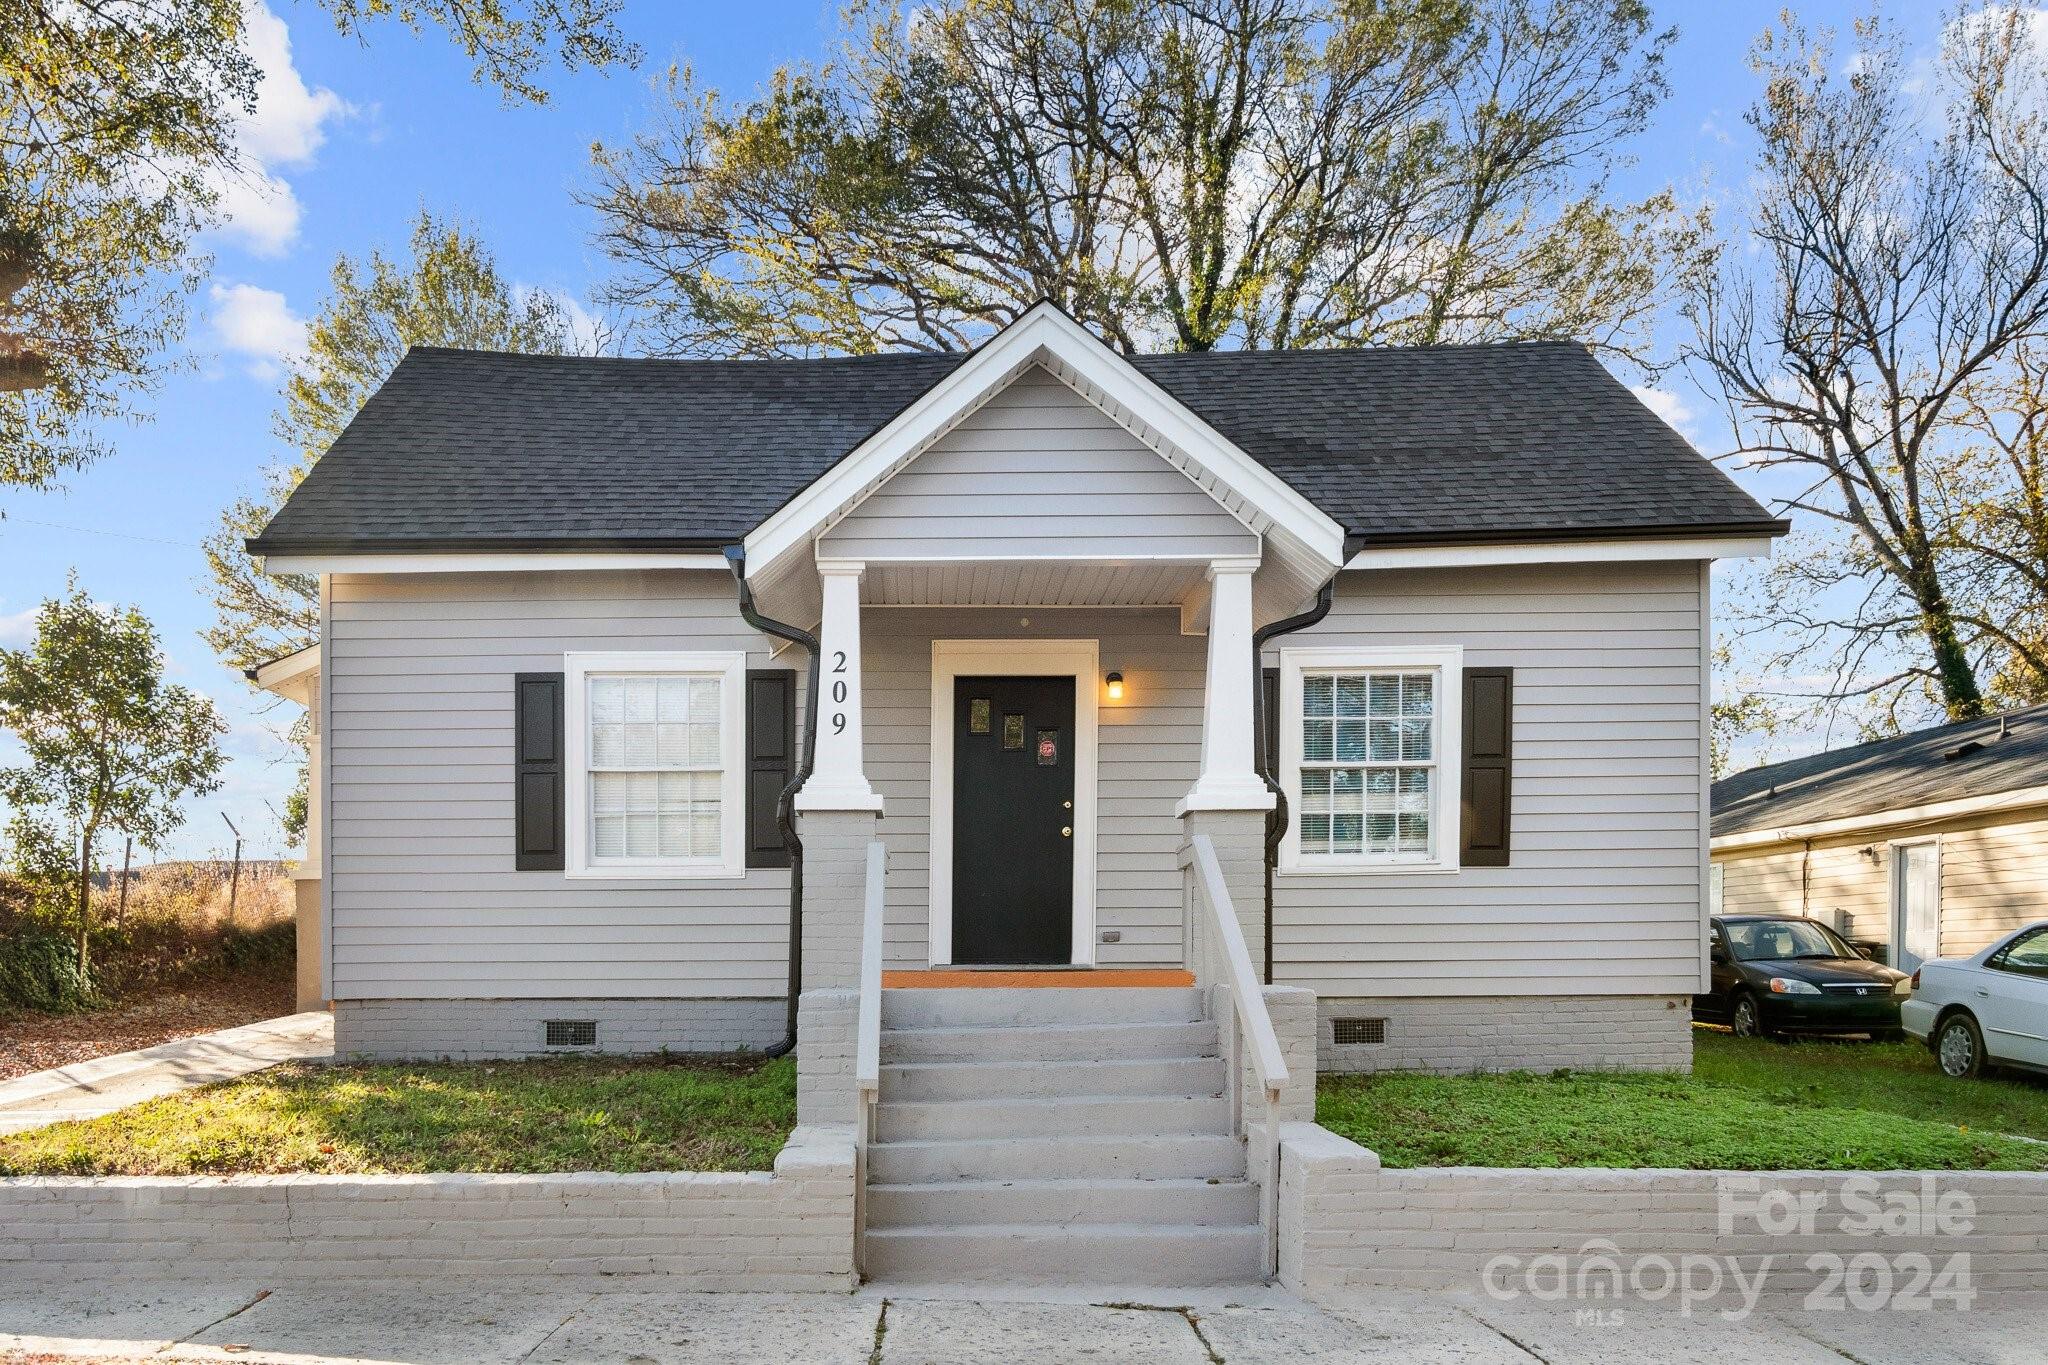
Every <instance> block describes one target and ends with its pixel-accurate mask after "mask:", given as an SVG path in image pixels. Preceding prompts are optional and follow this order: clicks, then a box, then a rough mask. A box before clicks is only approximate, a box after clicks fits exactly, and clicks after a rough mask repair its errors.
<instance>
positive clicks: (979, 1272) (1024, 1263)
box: [865, 1223, 1266, 1287]
mask: <svg viewBox="0 0 2048 1365" xmlns="http://www.w3.org/2000/svg"><path fill="white" fill-rule="evenodd" d="M865 1250H866V1270H867V1275H868V1278H869V1279H870V1280H875V1281H879V1282H882V1283H884V1284H887V1283H891V1282H893V1283H898V1284H982V1283H993V1282H1002V1283H1006V1284H1033V1285H1104V1286H1116V1285H1171V1286H1176V1287H1192V1286H1196V1285H1212V1284H1255V1283H1258V1282H1259V1281H1261V1280H1262V1279H1264V1277H1265V1266H1266V1255H1265V1241H1264V1233H1263V1232H1262V1231H1261V1230H1260V1229H1259V1228H1258V1227H1257V1226H1256V1225H1254V1226H1251V1227H1206V1226H1201V1225H1185V1224H1141V1225H1130V1224H1105V1225H1101V1226H1096V1227H1044V1226H1038V1225H1033V1224H1001V1223H998V1224H991V1225H989V1226H985V1227H976V1228H951V1227H933V1226H910V1227H899V1228H886V1229H880V1230H871V1231H870V1232H869V1233H868V1234H867V1240H866V1246H865Z"/></svg>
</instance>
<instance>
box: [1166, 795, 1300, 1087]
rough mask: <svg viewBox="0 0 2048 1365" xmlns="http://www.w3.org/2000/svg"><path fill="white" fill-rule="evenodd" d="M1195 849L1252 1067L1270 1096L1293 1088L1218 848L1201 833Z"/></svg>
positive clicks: (1198, 873)
mask: <svg viewBox="0 0 2048 1365" xmlns="http://www.w3.org/2000/svg"><path fill="white" fill-rule="evenodd" d="M1189 842H1190V843H1192V844H1193V845H1194V854H1195V872H1196V877H1195V884H1196V886H1197V887H1199V888H1200V890H1201V892H1202V901H1203V903H1204V904H1205V905H1207V906H1208V909H1209V928H1210V930H1211V931H1212V932H1214V933H1215V935H1216V942H1217V944H1218V946H1220V947H1221V948H1222V950H1223V974H1224V984H1225V985H1227V986H1229V987H1230V998H1231V1001H1232V1002H1233V1005H1234V1007H1235V1009H1236V1011H1237V1017H1238V1019H1239V1020H1240V1021H1241V1022H1242V1023H1243V1025H1244V1031H1245V1034H1246V1037H1247V1040H1248V1041H1249V1042H1250V1043H1251V1052H1252V1068H1253V1070H1254V1071H1255V1072H1256V1073H1257V1075H1258V1078H1259V1085H1260V1087H1261V1088H1262V1089H1264V1090H1266V1091H1268V1092H1277V1091H1280V1090H1283V1089H1285V1088H1286V1086H1287V1061H1286V1059H1285V1058H1284V1057H1282V1056H1281V1054H1280V1038H1279V1035H1278V1034H1276V1033H1274V1032H1273V1016H1272V1015H1271V1014H1269V1013H1268V1012H1267V1011H1266V993H1265V990H1264V988H1263V987H1262V986H1261V985H1260V982H1259V976H1258V972H1257V971H1255V970H1254V969H1253V967H1252V955H1251V950H1250V949H1249V948H1247V947H1245V943H1244V929H1243V927H1242V926H1240V925H1239V924H1238V922H1237V907H1236V906H1235V905H1234V904H1232V902H1231V899H1230V888H1229V887H1227V886H1225V885H1224V884H1223V868H1222V866H1221V865H1220V864H1219V863H1217V861H1216V845H1215V843H1214V842H1213V841H1211V839H1210V838H1209V836H1208V835H1206V834H1197V835H1195V836H1194V838H1193V839H1192V840H1190V841H1189Z"/></svg>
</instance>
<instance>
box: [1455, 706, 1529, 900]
mask: <svg viewBox="0 0 2048 1365" xmlns="http://www.w3.org/2000/svg"><path fill="white" fill-rule="evenodd" d="M1514 716H1515V670H1514V669H1512V668H1468V669H1466V670H1465V744H1464V750H1465V755H1464V757H1465V777H1464V783H1463V788H1464V795H1463V799H1462V801H1461V803H1460V804H1461V805H1462V806H1463V807H1464V809H1463V811H1462V812H1461V817H1462V818H1461V822H1460V823H1461V826H1462V828H1461V831H1460V838H1459V849H1460V851H1459V861H1460V862H1461V863H1462V864H1463V865H1464V866H1466V867H1506V866H1507V865H1508V843H1509V827H1510V824H1511V821H1510V820H1509V806H1510V800H1509V797H1510V792H1511V790H1512V788H1513V786H1514V782H1513V769H1514V746H1515V733H1514V731H1515V725H1514Z"/></svg>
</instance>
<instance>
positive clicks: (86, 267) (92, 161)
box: [0, 0, 258, 488]
mask: <svg viewBox="0 0 2048 1365" xmlns="http://www.w3.org/2000/svg"><path fill="white" fill-rule="evenodd" d="M241 39H242V8H241V0H153V3H124V2H123V0H75V3H64V4H59V3H54V2H53V0H0V486H4V485H7V484H15V485H23V486H26V487H30V488H40V487H45V486H47V485H48V484H49V483H50V482H51V481H52V480H54V479H55V478H56V477H57V476H58V474H59V473H61V472H62V471H63V470H64V469H66V468H69V467H75V466H77V465H81V464H83V463H85V462H87V461H88V460H90V459H92V458H93V457H95V456H96V455H98V454H100V453H102V451H103V449H104V443H103V441H102V440H101V439H100V438H99V437H98V436H96V435H95V434H94V428H95V426H96V424H98V423H101V422H103V421H105V420H106V419H109V418H113V417H118V416H120V415H122V414H123V413H124V412H125V411H126V410H127V402H128V399H129V397H130V396H131V395H132V394H134V393H135V392H137V391H143V390H147V389H148V388H149V387H150V386H151V385H152V384H153V383H154V382H155V380H156V379H157V378H158V375H159V367H160V362H159V358H158V357H159V354H160V352H161V351H162V349H163V348H164V347H165V346H166V345H168V344H169V343H170V342H171V341H172V340H173V339H175V338H176V337H177V335H178V334H179V331H180V329H181V323H182V309H181V307H180V299H181V295H182V293H183V291H184V290H185V289H186V288H188V287H189V285H190V283H191V274H190V266H191V263H190V262H189V261H188V260H187V257H186V248H187V245H188V244H189V242H190V240H191V237H192V235H193V233H195V232H196V231H197V230H198V229H199V228H200V227H202V226H204V225H205V224H206V223H207V222H208V221H209V220H210V218H211V216H212V213H213V210H214V206H215V203H216V198H217V196H216V192H215V190H214V189H213V184H214V181H215V177H217V176H218V175H220V174H222V173H224V172H227V171H230V170H232V168H233V166H234V164H235V150H234V137H233V134H234V128H233V120H234V116H235V114H236V113H237V112H238V111H250V110H253V109H254V107H255V98H256V83H257V79H258V73H257V70H256V67H255V64H254V63H253V62H252V61H251V60H250V59H249V57H248V54H247V53H246V52H245V51H244V50H243V47H242V41H241Z"/></svg>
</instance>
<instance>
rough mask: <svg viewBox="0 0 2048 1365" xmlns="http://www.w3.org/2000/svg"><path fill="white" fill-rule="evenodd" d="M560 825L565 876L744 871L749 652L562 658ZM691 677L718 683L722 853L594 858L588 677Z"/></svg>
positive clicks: (717, 875)
mask: <svg viewBox="0 0 2048 1365" xmlns="http://www.w3.org/2000/svg"><path fill="white" fill-rule="evenodd" d="M562 671H563V675H564V677H563V683H564V686H563V691H564V692H565V693H566V696H565V698H564V701H563V707H562V712H563V715H562V723H563V728H564V729H565V730H566V731H567V732H568V733H567V734H566V735H565V736H564V739H565V740H566V743H565V746H564V752H563V761H564V766H565V772H564V797H565V803H566V805H567V807H568V809H567V812H566V814H565V817H564V820H563V824H564V825H565V826H566V827H567V832H568V835H569V847H568V856H567V858H566V859H565V860H564V867H563V875H565V876H569V877H593V878H604V879H607V880H616V879H622V878H663V879H682V878H735V877H744V876H746V874H747V855H746V819H747V811H746V805H747V802H746V796H747V770H746V679H747V656H746V655H745V654H739V653H728V652H724V651H719V652H715V653H713V652H701V653H700V652H695V651H690V652H673V651H672V652H662V651H652V650H649V651H636V652H622V653H601V654H597V653H592V654H565V655H563V656H562ZM677 673H682V674H688V675H691V676H694V677H699V678H702V677H717V678H718V679H719V680H720V686H721V691H720V692H719V714H718V724H719V731H718V738H719V760H720V765H721V767H722V769H723V772H722V773H721V774H720V781H719V808H718V811H719V824H720V830H719V835H720V837H719V856H718V857H716V858H630V859H626V858H606V859H598V858H595V857H594V856H593V855H592V854H591V851H590V835H591V818H592V817H591V808H590V785H591V784H590V680H591V679H592V678H599V677H605V678H609V677H620V676H634V675H643V676H644V675H647V674H677Z"/></svg>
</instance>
